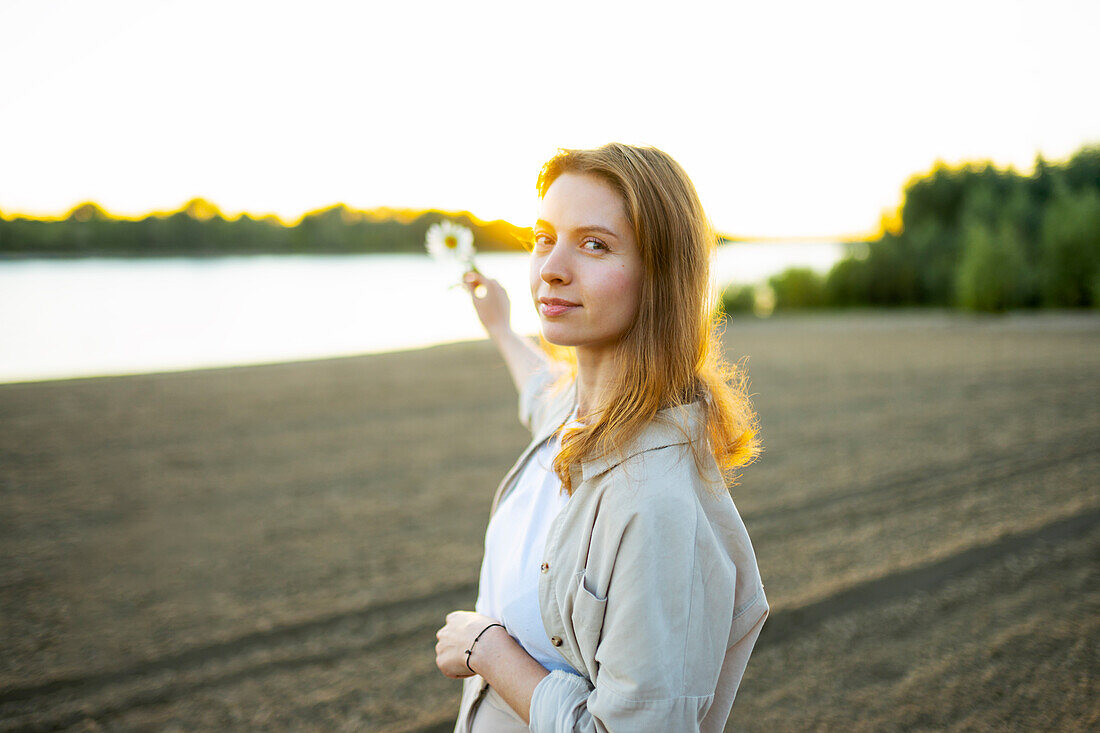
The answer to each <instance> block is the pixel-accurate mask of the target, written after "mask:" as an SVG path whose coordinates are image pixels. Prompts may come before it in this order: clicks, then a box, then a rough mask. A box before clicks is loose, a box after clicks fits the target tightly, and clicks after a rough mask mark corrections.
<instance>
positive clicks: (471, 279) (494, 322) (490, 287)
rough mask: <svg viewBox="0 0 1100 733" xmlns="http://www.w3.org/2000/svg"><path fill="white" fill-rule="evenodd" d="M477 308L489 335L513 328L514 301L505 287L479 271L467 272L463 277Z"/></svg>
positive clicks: (478, 315)
mask: <svg viewBox="0 0 1100 733" xmlns="http://www.w3.org/2000/svg"><path fill="white" fill-rule="evenodd" d="M462 281H463V283H465V285H466V289H467V290H469V291H470V297H471V300H472V301H473V303H474V308H475V309H476V310H477V317H478V318H480V319H481V325H482V326H484V327H485V330H486V331H487V332H488V333H489V335H490V336H491V335H493V334H494V333H498V332H500V331H503V330H507V329H509V328H511V322H510V319H511V310H512V303H511V301H510V300H509V299H508V293H506V292H505V291H504V287H503V286H502V285H501V284H500V283H499V282H497V281H496V280H493V279H492V278H489V277H485V276H484V275H482V274H481V273H479V272H467V273H466V274H465V275H464V276H463V278H462Z"/></svg>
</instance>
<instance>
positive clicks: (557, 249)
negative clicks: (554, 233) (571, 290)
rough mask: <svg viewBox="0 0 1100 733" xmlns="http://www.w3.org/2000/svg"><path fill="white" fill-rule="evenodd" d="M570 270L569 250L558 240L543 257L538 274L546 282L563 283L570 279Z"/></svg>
mask: <svg viewBox="0 0 1100 733" xmlns="http://www.w3.org/2000/svg"><path fill="white" fill-rule="evenodd" d="M570 270H571V268H570V266H569V252H568V250H567V249H566V247H565V246H564V245H563V244H562V243H561V242H558V243H557V244H555V245H554V247H553V248H552V249H551V250H550V253H549V254H547V255H546V258H545V259H543V261H542V267H541V268H540V270H539V276H540V277H541V278H542V279H543V282H546V283H558V284H565V283H568V282H569V280H570V279H571V275H570Z"/></svg>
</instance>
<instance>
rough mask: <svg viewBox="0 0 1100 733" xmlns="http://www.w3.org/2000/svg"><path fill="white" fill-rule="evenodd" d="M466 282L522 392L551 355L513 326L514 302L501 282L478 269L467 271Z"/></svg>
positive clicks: (513, 379)
mask: <svg viewBox="0 0 1100 733" xmlns="http://www.w3.org/2000/svg"><path fill="white" fill-rule="evenodd" d="M464 282H465V283H466V288H467V290H469V291H470V297H471V299H472V300H473V304H474V309H475V310H477V316H478V318H479V319H481V325H482V326H484V327H485V331H486V333H488V334H489V338H491V339H492V340H493V343H494V344H496V347H497V350H498V351H500V354H501V356H503V357H504V362H505V363H506V364H507V365H508V371H509V372H510V373H511V375H512V381H513V382H515V384H516V390H517V391H519V392H523V387H524V385H526V384H527V380H528V379H529V378H530V377H531V375H532V374H534V373H535V372H537V371H538V370H539V369H541V368H542V367H544V366H545V365H546V364H547V363H548V361H549V360H548V358H547V357H546V355H545V354H543V352H542V351H541V350H540V349H539V348H538V347H537V346H535V344H534V343H533V342H532V341H531V340H530V339H528V338H524V337H523V336H520V335H519V334H517V333H516V332H515V331H513V330H512V324H511V317H510V311H511V303H510V301H509V300H508V293H506V292H505V291H504V288H503V287H502V286H501V284H500V283H499V282H497V281H496V280H493V279H491V278H487V277H485V276H484V275H481V274H480V273H476V272H467V273H466V276H465V278H464ZM479 286H480V287H483V288H484V291H483V296H482V297H480V298H479V297H478V294H477V289H478V287H479Z"/></svg>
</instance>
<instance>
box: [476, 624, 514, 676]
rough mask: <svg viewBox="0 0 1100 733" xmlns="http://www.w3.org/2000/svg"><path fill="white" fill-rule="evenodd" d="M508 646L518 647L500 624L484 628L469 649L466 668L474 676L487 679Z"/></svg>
mask: <svg viewBox="0 0 1100 733" xmlns="http://www.w3.org/2000/svg"><path fill="white" fill-rule="evenodd" d="M509 644H513V645H516V646H518V644H516V642H515V640H514V639H513V638H512V635H511V634H509V633H508V631H507V629H505V628H504V627H503V626H501V625H500V624H493V625H492V626H490V627H488V628H486V629H485V630H484V631H483V632H482V633H481V636H480V638H479V639H478V640H477V642H476V643H475V644H473V645H472V646H471V647H470V654H468V655H467V657H466V666H467V667H469V668H470V670H471V671H473V672H474V673H475V674H479V675H481V676H482V677H485V678H486V679H488V678H489V677H490V676H491V675H492V673H493V672H492V670H493V668H494V666H495V665H494V662H495V661H497V660H499V659H500V658H501V657H502V656H503V654H504V653H505V649H506V647H507V645H509Z"/></svg>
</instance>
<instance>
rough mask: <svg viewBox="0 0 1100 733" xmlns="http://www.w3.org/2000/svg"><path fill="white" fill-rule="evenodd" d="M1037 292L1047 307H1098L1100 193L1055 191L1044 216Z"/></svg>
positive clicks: (1063, 189)
mask: <svg viewBox="0 0 1100 733" xmlns="http://www.w3.org/2000/svg"><path fill="white" fill-rule="evenodd" d="M1039 239H1040V244H1039V250H1040V252H1041V260H1040V263H1041V265H1040V276H1039V290H1040V293H1041V296H1042V302H1043V304H1044V305H1047V306H1054V307H1061V308H1067V307H1068V308H1074V307H1083V306H1089V305H1097V304H1098V303H1097V300H1096V297H1095V287H1094V283H1095V281H1096V279H1097V277H1098V276H1100V190H1098V189H1097V188H1091V189H1081V190H1079V191H1076V192H1075V191H1072V190H1070V189H1069V188H1067V187H1066V186H1064V185H1063V186H1059V187H1057V188H1056V190H1055V192H1054V195H1053V196H1052V197H1051V200H1050V202H1049V204H1048V205H1047V208H1046V211H1045V212H1044V213H1043V223H1042V229H1041V231H1040V236H1039Z"/></svg>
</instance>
